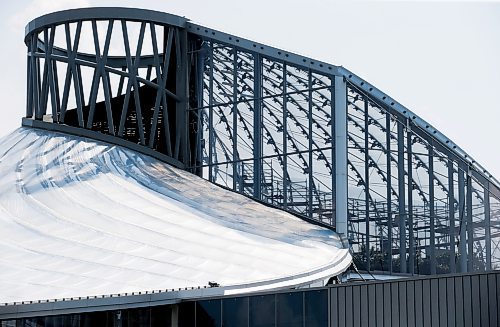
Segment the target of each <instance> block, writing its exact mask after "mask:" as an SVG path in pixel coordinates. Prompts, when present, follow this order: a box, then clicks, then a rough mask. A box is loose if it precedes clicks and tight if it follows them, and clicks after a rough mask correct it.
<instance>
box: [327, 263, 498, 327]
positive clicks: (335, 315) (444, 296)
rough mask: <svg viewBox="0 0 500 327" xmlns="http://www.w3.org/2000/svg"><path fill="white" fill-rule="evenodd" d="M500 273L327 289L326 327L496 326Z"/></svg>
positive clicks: (370, 283)
mask: <svg viewBox="0 0 500 327" xmlns="http://www.w3.org/2000/svg"><path fill="white" fill-rule="evenodd" d="M499 288H500V272H498V271H495V272H491V273H480V274H468V275H464V274H461V275H450V276H446V277H445V276H441V277H435V278H429V277H427V278H417V279H413V278H412V279H408V280H397V281H391V282H388V281H385V282H369V283H363V284H350V285H348V284H346V285H339V286H335V287H332V288H331V289H330V296H331V299H330V300H331V302H330V303H331V313H330V318H331V326H332V327H333V326H335V327H337V326H339V327H343V326H353V327H358V326H360V327H361V326H370V327H372V326H377V327H378V326H384V327H395V326H401V327H404V326H415V327H417V326H422V327H428V326H432V327H444V326H464V327H469V326H481V327H484V326H492V327H493V326H500V314H499V311H500V292H499Z"/></svg>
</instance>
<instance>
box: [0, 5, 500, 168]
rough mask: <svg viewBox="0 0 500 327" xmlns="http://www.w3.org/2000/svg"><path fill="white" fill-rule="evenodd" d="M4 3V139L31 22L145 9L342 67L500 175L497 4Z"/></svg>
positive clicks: (20, 85) (17, 97)
mask: <svg viewBox="0 0 500 327" xmlns="http://www.w3.org/2000/svg"><path fill="white" fill-rule="evenodd" d="M0 6H1V7H0V8H1V10H0V22H1V24H2V25H3V26H2V28H1V30H0V33H1V36H0V39H1V40H2V42H3V44H2V47H1V49H2V51H0V63H1V65H2V68H1V73H0V99H1V101H2V116H1V119H0V136H2V135H5V134H7V133H9V132H10V131H12V130H14V129H15V128H17V127H19V126H20V123H21V117H22V116H23V114H24V111H25V93H26V91H25V90H26V87H25V83H26V81H25V80H26V57H25V56H26V49H25V46H24V43H23V36H24V26H25V25H26V23H27V22H28V21H29V20H31V19H33V18H35V17H37V16H40V15H42V14H45V13H48V12H52V11H56V10H62V9H67V8H77V7H86V6H125V7H141V8H147V9H155V10H160V11H164V12H169V13H172V14H177V15H180V16H185V17H186V18H189V19H191V20H192V21H194V22H196V23H199V24H203V25H207V26H208V27H212V28H215V29H219V30H222V31H224V32H227V33H230V34H236V35H238V36H241V37H245V38H248V39H251V40H255V41H257V42H261V43H265V44H268V45H272V46H275V47H279V48H283V49H285V50H288V51H291V52H295V53H298V54H302V55H306V56H309V57H312V58H315V59H317V60H323V61H326V62H330V63H332V64H335V65H342V66H344V67H346V68H348V69H349V70H351V71H353V72H354V73H356V74H357V75H359V76H360V77H362V78H364V79H366V80H368V81H369V82H371V83H372V84H374V85H375V86H377V87H378V88H380V89H381V90H382V91H384V92H386V93H388V94H389V95H390V96H392V97H394V98H395V99H397V100H398V101H399V102H401V103H402V104H403V105H405V106H407V107H408V108H410V109H411V110H412V111H414V112H415V113H416V114H418V115H419V116H421V117H422V118H424V119H425V120H427V121H428V122H429V123H431V124H432V125H434V126H435V127H436V128H438V129H440V130H441V131H442V132H443V133H444V134H445V135H447V136H448V137H449V138H451V139H452V140H453V141H454V142H456V143H457V144H458V145H459V146H461V147H462V148H463V149H464V150H465V151H467V152H468V153H469V154H470V155H472V156H473V157H474V158H475V159H476V160H477V161H478V162H479V163H480V164H482V165H483V166H484V167H485V168H486V169H488V170H490V172H491V173H493V174H494V175H495V176H496V177H497V178H500V147H499V146H498V144H499V143H500V142H499V140H500V137H499V136H498V134H499V131H500V99H499V98H500V2H498V1H492V2H477V1H473V2H451V1H442V2H430V1H414V2H408V1H354V2H353V1H350V2H347V1H346V2H344V1H320V0H307V1H305V0H301V1H295V0H286V1H285V0H266V1H262V0H253V1H236V0H210V1H207V0H205V1H201V0H178V1H169V0H142V1H130V0H120V1H113V0H100V1H95V0H35V1H27V0H17V1H9V2H8V3H7V2H6V1H5V2H2V3H1V4H0Z"/></svg>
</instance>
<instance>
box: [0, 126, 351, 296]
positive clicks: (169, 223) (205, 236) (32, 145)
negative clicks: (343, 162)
mask: <svg viewBox="0 0 500 327" xmlns="http://www.w3.org/2000/svg"><path fill="white" fill-rule="evenodd" d="M350 262H351V256H350V255H349V253H348V251H347V250H346V249H342V246H341V243H340V241H339V237H338V235H336V234H335V233H334V232H332V231H331V230H328V229H326V228H322V227H318V226H315V225H312V224H309V223H307V222H304V221H302V220H300V219H298V218H296V217H294V216H292V215H290V214H287V213H285V212H282V211H279V210H275V209H271V208H269V207H266V206H264V205H261V204H258V203H256V202H254V201H252V200H250V199H248V198H246V197H244V196H241V195H238V194H236V193H233V192H230V191H226V190H224V189H222V188H220V187H217V186H215V185H213V184H211V183H209V182H207V181H205V180H203V179H201V178H199V177H197V176H194V175H192V174H189V173H187V172H184V171H181V170H178V169H175V168H172V167H171V166H169V165H167V164H165V163H162V162H159V161H157V160H155V159H152V158H150V157H148V156H145V155H142V154H138V153H136V152H133V151H131V150H128V149H125V148H121V147H118V146H114V145H108V144H105V143H99V142H96V141H93V140H89V139H83V138H78V137H74V136H69V135H64V134H58V133H52V132H46V131H41V130H35V129H26V128H21V129H18V130H16V131H14V132H13V133H11V134H10V135H8V136H6V137H4V138H3V139H0V290H1V291H0V302H14V301H24V300H40V299H41V300H43V299H50V298H68V297H79V296H92V295H101V294H116V293H129V292H137V291H147V290H160V289H172V288H179V287H182V288H184V287H193V286H195V287H196V286H203V285H207V283H208V281H215V282H217V283H219V284H220V285H221V286H222V287H224V288H225V293H226V294H228V293H238V292H245V291H251V290H263V289H271V288H284V287H293V286H299V285H304V284H308V283H311V282H314V281H316V280H321V279H324V278H328V277H329V276H332V275H336V274H338V273H340V272H342V271H344V270H345V269H346V268H347V267H348V266H349V264H350Z"/></svg>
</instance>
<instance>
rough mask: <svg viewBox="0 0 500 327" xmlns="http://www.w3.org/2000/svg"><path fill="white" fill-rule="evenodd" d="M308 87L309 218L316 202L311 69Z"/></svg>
mask: <svg viewBox="0 0 500 327" xmlns="http://www.w3.org/2000/svg"><path fill="white" fill-rule="evenodd" d="M308 87H309V95H308V96H309V108H308V115H309V117H308V120H309V126H308V131H307V132H308V134H309V135H308V136H309V137H308V138H309V144H308V148H309V158H308V164H309V167H308V168H309V171H308V174H309V177H308V180H309V193H308V194H307V196H308V200H307V202H308V210H307V213H308V217H309V218H312V217H313V207H314V206H313V204H314V199H313V192H314V183H313V152H312V151H313V139H312V138H313V132H312V129H313V123H312V121H313V113H312V110H313V94H312V87H313V86H312V73H311V70H310V69H309V71H308Z"/></svg>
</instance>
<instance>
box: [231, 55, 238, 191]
mask: <svg viewBox="0 0 500 327" xmlns="http://www.w3.org/2000/svg"><path fill="white" fill-rule="evenodd" d="M237 101H238V51H237V50H236V47H234V48H233V163H232V165H233V191H237V190H238V188H237V180H238V164H239V162H238V103H237Z"/></svg>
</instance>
